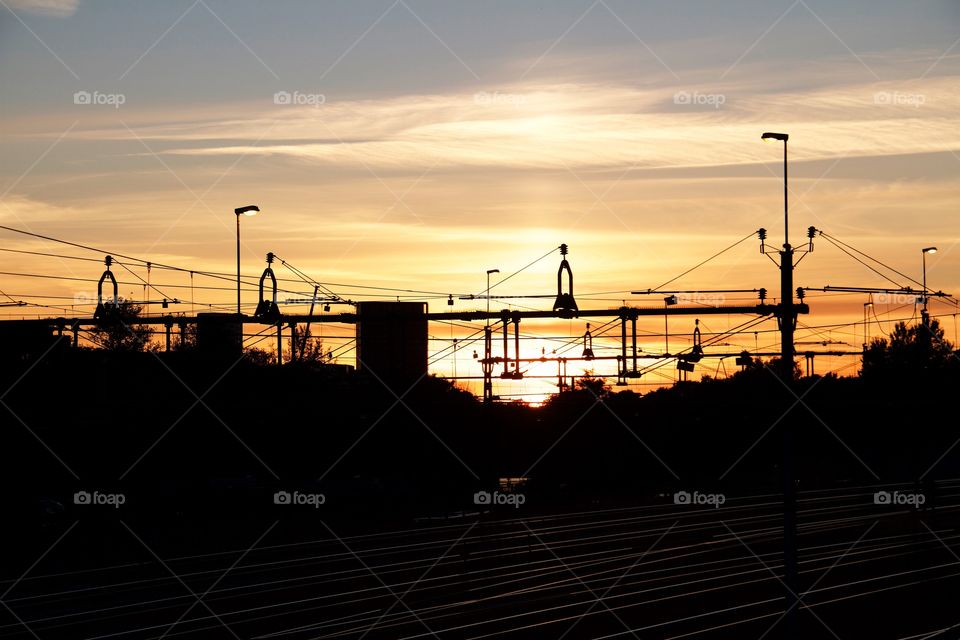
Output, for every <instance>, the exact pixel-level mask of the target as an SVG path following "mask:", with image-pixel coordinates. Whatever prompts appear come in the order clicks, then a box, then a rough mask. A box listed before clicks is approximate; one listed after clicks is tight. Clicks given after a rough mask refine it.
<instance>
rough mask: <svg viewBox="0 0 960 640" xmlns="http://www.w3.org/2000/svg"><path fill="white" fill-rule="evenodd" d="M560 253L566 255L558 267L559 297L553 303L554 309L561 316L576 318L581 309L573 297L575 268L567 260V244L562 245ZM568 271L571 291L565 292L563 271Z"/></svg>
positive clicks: (568, 286) (568, 285) (568, 283)
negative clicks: (572, 268)
mask: <svg viewBox="0 0 960 640" xmlns="http://www.w3.org/2000/svg"><path fill="white" fill-rule="evenodd" d="M560 255H562V256H564V258H563V260H561V261H560V268H559V269H557V299H556V301H555V302H554V303H553V310H554V311H557V312H558V314H557V315H559V316H560V317H561V318H576V317H577V315H578V313H579V309H577V303H576V301H575V300H574V299H573V270H571V269H570V263H569V262H567V258H566V255H567V245H565V244H561V245H560ZM564 271H566V272H567V288H568V289H569V290H570V291H569V293H564V292H563V272H564Z"/></svg>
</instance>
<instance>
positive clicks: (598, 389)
mask: <svg viewBox="0 0 960 640" xmlns="http://www.w3.org/2000/svg"><path fill="white" fill-rule="evenodd" d="M573 387H574V389H575V390H576V391H580V392H588V393H590V394H591V395H593V396H596V397H597V398H606V397H608V396H609V395H610V385H608V384H607V383H606V381H605V380H604V379H603V378H597V377H595V376H594V375H593V371H590V370H587V371H584V372H583V377H582V378H577V380H576V382H574V383H573Z"/></svg>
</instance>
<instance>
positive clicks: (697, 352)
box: [687, 318, 703, 362]
mask: <svg viewBox="0 0 960 640" xmlns="http://www.w3.org/2000/svg"><path fill="white" fill-rule="evenodd" d="M700 340H701V337H700V319H699V318H697V319H696V321H695V324H694V327H693V349H691V350H690V355H688V356H687V360H688V361H689V362H700V359H701V358H703V346H702V345H701V344H700Z"/></svg>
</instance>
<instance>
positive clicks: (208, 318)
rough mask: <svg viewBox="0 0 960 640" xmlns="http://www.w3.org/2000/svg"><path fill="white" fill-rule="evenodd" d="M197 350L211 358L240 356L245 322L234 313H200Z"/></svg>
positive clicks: (198, 315)
mask: <svg viewBox="0 0 960 640" xmlns="http://www.w3.org/2000/svg"><path fill="white" fill-rule="evenodd" d="M197 351H198V352H199V353H202V354H203V355H204V356H206V357H210V358H217V359H219V358H224V359H227V358H233V359H236V358H239V357H240V356H241V354H242V352H243V323H242V322H239V321H238V320H237V316H236V314H233V313H198V314H197Z"/></svg>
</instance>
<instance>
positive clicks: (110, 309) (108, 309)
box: [93, 256, 120, 320]
mask: <svg viewBox="0 0 960 640" xmlns="http://www.w3.org/2000/svg"><path fill="white" fill-rule="evenodd" d="M103 263H104V264H105V265H106V266H107V269H106V271H104V272H103V275H102V276H100V280H99V281H97V309H96V310H95V311H94V312H93V317H94V318H95V319H97V320H105V319H107V318H108V317H109V316H110V315H111V314H112V313H114V312H116V311H117V309H118V308H119V306H120V305H119V296H118V290H117V279H116V278H114V277H113V272H111V271H110V265H112V264H113V256H107V257H106V258H104V259H103ZM105 280H109V281H110V284H111V285H113V297H111V298H110V300H108V301H107V302H106V303H104V301H103V283H104V281H105Z"/></svg>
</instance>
